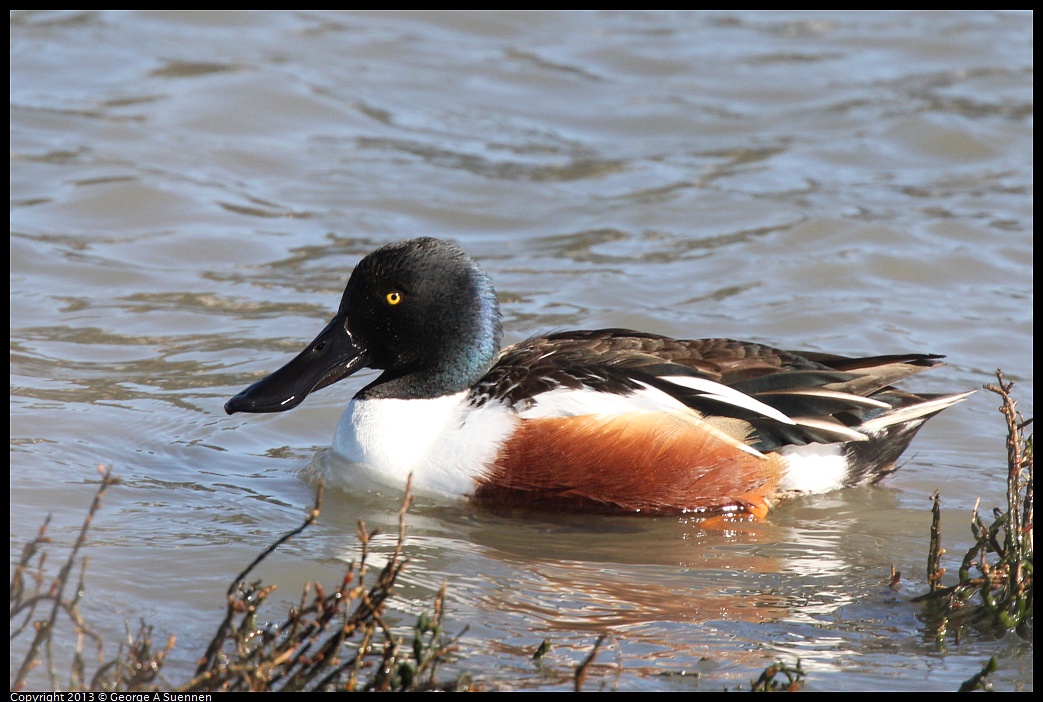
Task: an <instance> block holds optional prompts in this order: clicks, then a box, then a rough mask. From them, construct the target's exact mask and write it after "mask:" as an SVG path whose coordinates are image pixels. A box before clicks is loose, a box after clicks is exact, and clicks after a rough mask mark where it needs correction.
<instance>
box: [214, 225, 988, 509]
mask: <svg viewBox="0 0 1043 702" xmlns="http://www.w3.org/2000/svg"><path fill="white" fill-rule="evenodd" d="M502 336H503V327H502V323H501V316H500V309H499V304H498V302H497V296H496V292H495V290H494V288H493V285H492V282H491V281H490V279H489V277H488V276H487V275H486V274H485V273H484V272H483V271H482V269H481V268H480V267H479V266H478V264H477V263H476V262H475V261H474V260H473V259H472V258H471V257H470V256H469V255H468V254H466V253H465V252H464V251H463V250H462V249H461V248H460V247H459V246H458V245H457V244H455V243H453V242H451V241H447V240H442V239H437V238H432V237H422V238H415V239H410V240H408V241H402V242H398V243H392V244H389V245H386V246H383V247H382V248H379V249H377V250H376V251H374V252H373V253H370V254H369V255H367V256H365V257H364V258H362V260H361V261H359V263H358V264H357V265H356V266H355V269H354V270H353V272H352V273H351V276H350V278H349V280H348V283H347V287H346V288H345V290H344V293H343V296H342V297H341V301H340V306H339V308H338V310H337V313H336V315H335V316H334V317H333V319H332V320H331V321H330V322H329V324H327V325H326V327H325V328H324V329H323V330H322V331H321V332H319V334H318V336H317V337H315V339H314V340H313V341H312V342H311V343H310V344H308V346H307V347H306V348H305V349H304V350H303V351H301V352H300V354H298V355H297V356H296V357H295V358H293V359H292V360H290V361H289V362H288V363H286V365H284V366H282V367H281V368H280V369H279V370H276V371H275V372H273V373H271V374H270V375H268V376H266V377H264V378H262V379H261V380H258V381H257V382H255V383H253V384H252V385H250V386H249V387H247V388H246V389H244V390H243V391H242V392H240V393H238V394H237V395H235V396H234V397H232V398H231V399H230V400H228V401H227V403H226V404H225V411H226V412H227V413H228V414H234V413H237V412H248V413H264V412H285V411H287V410H291V409H293V408H294V407H297V406H298V405H300V404H301V402H303V401H304V399H305V398H306V397H307V396H308V395H309V394H310V393H313V392H315V391H317V390H320V389H322V388H325V387H327V386H329V385H332V384H334V383H336V382H338V381H340V380H343V379H344V378H347V377H349V376H351V375H352V374H354V373H356V372H357V371H359V370H361V369H363V368H370V369H375V370H378V371H380V374H379V376H377V378H376V379H375V380H373V381H372V382H370V383H369V384H368V385H366V386H365V387H363V388H362V389H361V390H359V391H358V392H357V393H356V394H355V395H354V397H353V398H352V399H351V401H350V403H349V404H348V407H347V409H346V410H345V411H344V414H343V416H342V417H341V419H340V422H339V424H338V426H337V430H336V433H335V435H334V439H333V444H332V446H331V449H330V450H331V451H332V453H333V454H334V456H335V457H336V458H337V459H338V460H343V461H345V462H346V463H347V464H348V465H351V466H353V467H355V468H357V469H359V470H362V471H364V472H365V473H366V474H368V475H371V476H373V477H375V478H377V479H378V480H379V481H380V482H381V483H385V484H390V485H401V486H404V485H405V484H406V481H407V480H408V479H411V480H412V484H413V489H414V490H417V491H421V492H427V493H433V494H437V495H443V496H449V497H452V498H460V499H465V500H470V501H472V502H474V503H476V504H479V505H485V506H488V507H494V508H497V507H503V508H508V507H510V508H519V507H520V508H531V509H536V510H550V511H586V512H601V513H621V514H623V513H629V514H651V515H675V514H688V515H699V514H703V515H726V516H727V515H731V516H742V517H752V518H758V519H761V518H764V517H765V516H766V515H767V513H768V511H769V510H770V509H771V508H773V507H775V506H776V505H778V504H780V503H782V502H785V501H787V500H791V499H794V498H797V497H801V496H804V495H814V494H822V493H827V492H831V491H834V490H839V489H842V488H852V487H857V486H863V485H868V484H872V483H876V482H877V481H879V480H880V479H882V478H883V477H885V476H886V475H888V474H890V473H892V472H893V471H894V470H896V467H897V465H898V459H899V457H900V456H901V454H902V453H903V452H904V451H905V449H906V448H907V447H908V445H909V443H910V442H911V441H912V439H913V437H914V436H915V435H916V433H917V431H919V429H920V428H921V427H922V426H923V424H924V423H925V422H926V421H927V420H928V419H930V418H931V417H933V416H934V415H936V414H938V413H939V412H941V411H942V410H944V409H946V408H948V407H951V406H952V405H955V404H956V403H958V402H961V401H962V400H964V399H965V398H967V397H968V396H969V395H971V394H972V392H973V391H971V392H961V393H953V394H921V395H917V394H913V393H911V392H908V391H905V390H901V389H898V388H896V387H894V383H897V382H898V381H900V380H902V379H904V378H907V377H909V376H911V375H913V374H916V373H920V372H923V371H926V370H930V369H933V368H937V367H939V366H941V365H943V363H942V361H941V359H942V358H943V357H942V356H939V355H935V354H924V353H905V354H894V355H884V356H867V357H849V356H841V355H834V354H828V353H821V352H815V351H807V352H796V351H786V350H781V349H778V348H774V347H771V346H768V345H765V344H760V343H756V342H749V341H736V340H732V339H721V338H708V339H674V338H670V337H667V336H661V335H658V334H651V333H645V332H638V331H633V330H629V329H596V330H579V331H558V332H554V333H549V334H545V335H540V336H533V337H531V338H528V339H526V340H525V341H522V342H520V343H516V344H514V345H511V346H508V347H506V348H501V339H502Z"/></svg>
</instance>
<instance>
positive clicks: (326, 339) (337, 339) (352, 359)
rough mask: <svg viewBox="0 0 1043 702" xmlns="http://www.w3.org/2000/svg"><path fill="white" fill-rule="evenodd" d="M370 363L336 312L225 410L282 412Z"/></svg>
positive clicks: (363, 349)
mask: <svg viewBox="0 0 1043 702" xmlns="http://www.w3.org/2000/svg"><path fill="white" fill-rule="evenodd" d="M368 363H369V353H368V352H367V351H366V349H365V348H364V347H362V346H360V345H358V344H357V343H355V340H354V339H353V338H352V337H351V334H349V333H348V331H347V329H346V328H345V326H344V320H343V318H341V317H340V316H339V315H338V316H337V317H335V318H334V319H333V321H332V322H330V323H329V324H328V325H327V326H326V328H325V329H323V330H322V331H321V332H320V333H319V335H318V336H317V337H315V340H314V341H312V342H311V343H310V344H308V348H306V349H304V351H302V352H301V353H300V354H298V356H297V357H296V358H294V359H293V360H292V361H290V362H289V363H287V364H286V365H285V366H283V367H282V368H280V369H279V370H277V371H275V372H274V373H272V374H271V375H269V376H268V377H267V378H264V379H263V380H259V381H257V382H256V383H254V384H253V385H251V386H250V387H248V388H246V389H245V390H243V391H242V392H241V393H239V394H238V395H236V396H235V397H233V398H232V399H231V400H229V401H228V402H226V403H225V412H228V414H235V413H236V412H285V411H286V410H288V409H293V408H294V407H296V406H297V405H299V404H301V402H303V401H304V398H305V397H307V396H308V394H309V393H312V392H315V391H316V390H320V389H322V388H324V387H326V386H327V385H332V384H333V383H335V382H337V381H338V380H340V379H341V378H346V377H347V376H349V375H351V374H352V373H354V372H355V371H358V370H360V369H361V368H365V367H366V365H367V364H368Z"/></svg>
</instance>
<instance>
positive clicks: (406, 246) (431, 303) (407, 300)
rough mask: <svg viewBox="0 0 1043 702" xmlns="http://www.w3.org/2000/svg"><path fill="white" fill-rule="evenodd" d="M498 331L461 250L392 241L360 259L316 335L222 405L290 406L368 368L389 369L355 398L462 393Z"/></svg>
mask: <svg viewBox="0 0 1043 702" xmlns="http://www.w3.org/2000/svg"><path fill="white" fill-rule="evenodd" d="M501 336H502V330H501V327H500V310H499V306H498V305H497V302H496V293H495V291H494V290H493V287H492V284H491V283H490V282H489V279H488V277H487V276H486V275H485V273H483V272H482V270H481V269H480V268H478V265H477V264H476V263H475V262H474V261H473V260H471V258H470V257H469V256H467V254H465V253H464V252H463V251H462V250H461V249H460V247H458V246H456V245H455V244H452V243H450V242H448V241H442V240H439V239H433V238H430V237H425V238H421V239H411V240H409V241H404V242H401V243H398V244H390V245H388V246H385V247H383V248H381V249H377V250H376V251H374V252H373V253H371V254H370V255H368V256H366V257H365V258H363V259H362V260H361V261H360V262H359V264H358V265H357V266H355V270H354V271H353V272H352V274H351V278H350V279H349V280H348V286H347V288H346V289H345V290H344V296H343V297H342V298H341V301H340V309H338V310H337V315H336V316H335V317H334V318H333V319H332V320H331V321H330V323H329V324H327V325H326V328H325V329H323V330H322V331H321V332H320V333H319V335H318V336H317V337H315V340H314V341H312V342H311V343H310V344H309V345H308V347H307V348H306V349H304V351H302V352H301V353H300V354H299V355H298V356H297V357H296V358H294V359H293V360H292V361H290V362H289V363H287V364H286V365H285V366H283V367H282V368H280V369H279V370H277V371H275V372H274V373H272V374H271V375H269V376H268V377H267V378H264V379H263V380H259V381H258V382H256V383H254V384H253V385H251V386H250V387H248V388H246V389H245V390H243V391H242V392H241V393H239V394H238V395H236V396H235V397H233V398H232V399H230V400H229V401H228V402H227V403H226V404H225V411H226V412H228V413H229V414H233V413H235V412H282V411H284V410H288V409H292V408H294V407H296V406H297V405H299V404H300V403H301V402H302V401H303V400H304V398H305V397H307V395H308V393H311V392H313V391H315V390H318V389H320V388H324V387H326V386H327V385H332V384H333V383H335V382H337V381H338V380H341V379H342V378H346V377H347V376H349V375H351V374H352V373H355V372H356V371H358V370H360V369H362V368H376V369H378V370H382V371H384V372H383V373H382V374H381V375H380V377H379V378H377V379H376V380H375V381H374V382H372V383H370V384H369V385H368V386H366V387H365V388H364V389H363V390H362V391H360V392H359V393H358V396H359V397H397V398H425V397H439V396H442V395H447V394H451V393H455V392H460V391H461V390H464V389H466V388H469V387H471V386H472V385H473V384H474V383H475V382H477V381H478V379H479V378H480V377H481V376H482V375H483V374H484V373H485V372H486V371H488V370H489V368H490V367H491V366H492V362H493V359H494V358H495V356H496V353H497V352H498V351H499V348H500V338H501Z"/></svg>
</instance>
